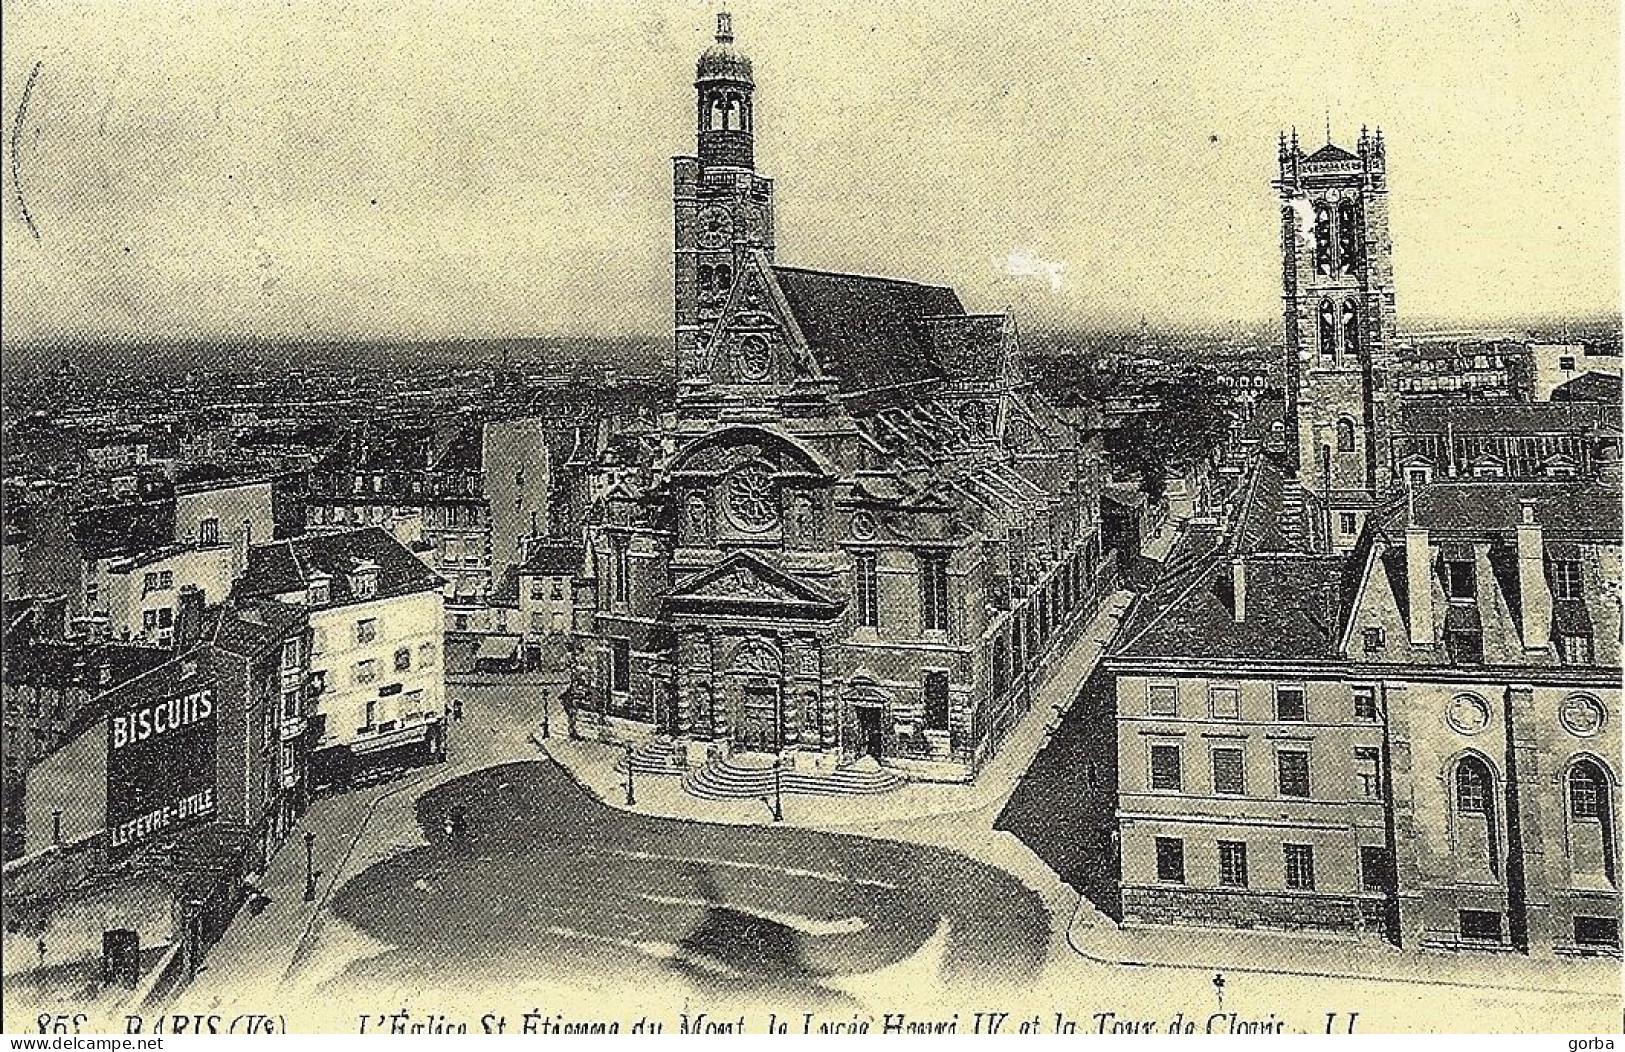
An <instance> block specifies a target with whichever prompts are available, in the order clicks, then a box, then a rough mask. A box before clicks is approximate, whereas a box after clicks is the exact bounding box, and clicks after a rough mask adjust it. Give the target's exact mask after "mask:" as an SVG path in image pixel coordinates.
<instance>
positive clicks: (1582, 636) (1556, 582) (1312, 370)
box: [1070, 137, 1621, 956]
mask: <svg viewBox="0 0 1625 1052" xmlns="http://www.w3.org/2000/svg"><path fill="white" fill-rule="evenodd" d="M1331 150H1334V148H1333V147H1327V148H1326V149H1325V150H1322V151H1320V153H1319V154H1317V156H1321V155H1325V158H1326V159H1325V160H1324V161H1323V162H1321V163H1322V164H1323V165H1330V166H1331V167H1330V168H1327V169H1322V168H1316V167H1314V166H1312V165H1310V164H1309V163H1308V162H1309V161H1312V160H1313V158H1309V159H1304V158H1301V157H1299V151H1297V150H1296V148H1295V147H1294V148H1293V149H1292V150H1291V151H1287V150H1285V149H1283V151H1282V165H1283V175H1282V179H1281V182H1280V183H1278V184H1277V186H1278V187H1279V188H1283V193H1284V192H1285V190H1286V189H1288V188H1293V187H1297V186H1299V185H1302V186H1303V187H1304V188H1305V189H1306V190H1313V189H1314V188H1315V187H1320V188H1321V189H1323V190H1325V191H1327V193H1328V194H1330V192H1331V190H1333V189H1335V190H1336V191H1337V194H1336V195H1332V196H1328V197H1326V198H1325V199H1324V200H1322V199H1319V198H1315V197H1314V196H1313V194H1311V195H1310V198H1309V202H1308V204H1303V205H1299V204H1293V203H1292V202H1289V208H1288V212H1287V215H1286V219H1287V248H1288V252H1287V257H1286V266H1285V272H1284V283H1285V288H1286V294H1287V302H1288V308H1289V309H1288V313H1287V318H1286V328H1287V350H1288V359H1287V364H1286V375H1287V376H1288V378H1289V384H1288V404H1289V408H1291V409H1292V410H1293V412H1291V413H1289V423H1290V427H1289V430H1294V431H1295V432H1296V437H1297V443H1296V448H1297V452H1296V454H1293V453H1291V452H1290V448H1289V455H1288V457H1287V465H1288V470H1289V472H1290V471H1291V470H1293V469H1296V472H1297V474H1296V478H1297V480H1298V482H1300V483H1301V484H1302V485H1301V488H1294V487H1293V486H1292V485H1291V482H1292V477H1291V476H1290V475H1289V477H1288V478H1287V479H1286V482H1287V483H1288V485H1286V486H1284V487H1282V494H1283V496H1282V499H1281V501H1280V502H1279V508H1280V514H1279V515H1271V511H1272V508H1271V502H1269V501H1261V502H1254V501H1252V500H1251V498H1250V512H1260V513H1261V514H1262V515H1264V516H1265V517H1270V518H1274V519H1275V520H1276V523H1277V524H1278V526H1279V529H1276V528H1271V527H1270V525H1269V524H1259V523H1252V522H1244V523H1243V524H1241V525H1240V526H1239V527H1238V528H1237V529H1236V530H1235V531H1233V533H1231V534H1230V535H1228V536H1227V537H1226V538H1224V539H1222V541H1219V542H1217V543H1214V544H1212V545H1211V546H1210V547H1209V548H1208V550H1206V551H1205V552H1204V551H1200V550H1191V551H1187V552H1186V553H1184V554H1183V555H1182V556H1181V557H1180V558H1179V559H1178V560H1176V561H1175V563H1176V564H1177V566H1178V567H1179V569H1178V571H1177V572H1175V573H1174V574H1173V575H1172V576H1169V577H1167V578H1165V579H1164V580H1163V581H1161V582H1160V583H1159V584H1158V586H1157V587H1156V588H1155V589H1154V590H1152V591H1151V592H1150V593H1149V594H1148V595H1147V596H1145V597H1144V598H1143V599H1142V600H1141V601H1140V603H1139V604H1138V605H1137V607H1136V608H1135V609H1134V610H1133V611H1131V613H1130V616H1129V617H1128V618H1127V619H1126V621H1125V627H1124V631H1123V633H1122V634H1121V636H1120V637H1119V639H1118V641H1117V642H1116V644H1115V645H1114V646H1113V648H1112V650H1111V651H1110V652H1109V654H1108V655H1107V658H1106V660H1105V668H1106V669H1107V671H1108V674H1109V675H1110V677H1111V680H1112V690H1111V692H1110V702H1109V704H1108V709H1109V711H1105V712H1101V713H1097V714H1095V722H1094V723H1093V724H1092V725H1091V726H1092V728H1093V730H1094V738H1093V744H1094V745H1095V746H1096V749H1095V753H1096V754H1097V755H1098V756H1099V758H1100V762H1099V767H1100V770H1098V771H1096V772H1095V774H1094V776H1092V777H1091V776H1088V774H1087V772H1086V773H1085V774H1084V775H1083V776H1080V783H1081V784H1080V792H1079V794H1078V799H1079V806H1080V809H1081V811H1082V812H1083V813H1084V814H1085V815H1087V816H1088V818H1087V819H1086V820H1085V821H1084V822H1082V823H1081V827H1080V828H1081V831H1080V833H1079V835H1078V839H1079V841H1080V842H1081V843H1082V844H1083V845H1084V846H1085V848H1086V850H1085V851H1084V854H1085V856H1086V859H1087V860H1086V861H1085V862H1084V863H1082V864H1081V865H1080V866H1078V868H1077V871H1076V872H1075V873H1074V874H1072V875H1071V876H1070V879H1073V880H1074V881H1075V882H1076V883H1077V884H1078V885H1079V886H1080V887H1081V888H1083V889H1084V890H1085V893H1086V894H1088V895H1089V897H1090V898H1091V899H1093V900H1094V901H1095V902H1096V903H1097V904H1099V905H1100V906H1101V907H1102V908H1103V909H1105V910H1106V911H1107V912H1108V913H1110V914H1111V915H1113V916H1114V917H1116V918H1118V919H1119V920H1121V921H1123V922H1125V923H1153V924H1196V925H1203V926H1218V927H1233V928H1250V927H1273V928H1294V929H1312V930H1316V931H1321V932H1338V933H1345V934H1356V935H1366V936H1369V937H1372V938H1380V939H1386V940H1388V941H1390V942H1394V943H1398V944H1400V945H1402V946H1406V947H1442V948H1452V949H1459V948H1469V947H1472V948H1484V949H1495V950H1516V951H1519V952H1523V953H1528V954H1532V955H1538V956H1550V955H1553V954H1582V953H1614V954H1617V953H1619V949H1620V935H1619V915H1620V893H1619V876H1618V863H1619V847H1618V829H1617V825H1616V823H1617V815H1618V813H1619V804H1620V791H1619V769H1618V762H1619V760H1618V758H1619V753H1620V734H1619V703H1620V653H1619V650H1620V646H1619V641H1620V630H1621V607H1620V591H1619V580H1620V550H1621V517H1620V500H1621V491H1620V474H1619V464H1620V460H1619V429H1618V423H1617V420H1618V418H1617V415H1615V416H1614V417H1613V418H1612V421H1610V420H1609V419H1608V417H1607V414H1606V412H1605V410H1606V409H1610V408H1611V409H1612V410H1613V411H1614V413H1616V414H1617V411H1618V410H1617V406H1616V407H1604V406H1596V405H1584V404H1577V403H1570V404H1564V403H1557V404H1547V405H1527V404H1524V405H1520V404H1506V405H1497V406H1488V405H1482V406H1478V407H1474V406H1471V405H1465V406H1464V405H1460V404H1454V403H1452V404H1443V403H1438V402H1434V403H1431V404H1428V403H1422V402H1416V403H1412V404H1409V405H1405V406H1404V407H1403V411H1402V412H1399V413H1396V412H1395V402H1394V399H1393V398H1392V397H1391V392H1389V391H1387V390H1386V388H1385V380H1384V376H1386V375H1390V369H1389V364H1388V363H1386V360H1385V359H1383V358H1382V357H1381V355H1380V354H1379V353H1378V352H1379V349H1380V346H1381V345H1380V344H1378V342H1377V335H1378V329H1377V324H1376V322H1377V319H1378V318H1379V317H1380V318H1381V319H1382V321H1381V330H1380V331H1381V332H1384V333H1391V332H1392V331H1393V324H1392V321H1393V319H1392V312H1391V311H1383V310H1378V309H1376V308H1379V307H1382V306H1383V305H1384V304H1386V303H1387V300H1386V296H1383V297H1381V298H1380V299H1379V300H1377V301H1373V300H1371V299H1370V298H1368V297H1367V296H1366V291H1367V290H1366V287H1365V284H1364V283H1365V282H1366V279H1367V275H1368V274H1370V273H1376V274H1385V273H1386V253H1387V245H1386V236H1385V234H1382V233H1381V230H1380V227H1381V224H1380V223H1379V224H1378V227H1377V234H1376V236H1369V234H1370V231H1371V229H1372V228H1370V227H1365V228H1362V227H1361V226H1360V223H1361V222H1362V216H1369V215H1371V214H1373V213H1372V212H1371V211H1369V209H1373V208H1377V205H1378V202H1375V201H1372V200H1368V198H1367V197H1366V196H1365V195H1366V194H1367V193H1368V192H1369V191H1371V190H1373V189H1375V188H1376V187H1378V186H1380V185H1381V180H1380V176H1381V172H1380V168H1381V164H1380V162H1381V145H1380V140H1365V139H1364V138H1363V137H1362V148H1361V152H1360V157H1359V158H1353V157H1352V156H1351V155H1344V156H1338V155H1336V154H1331V153H1328V151H1331ZM1311 174H1314V175H1317V179H1315V180H1310V179H1309V178H1308V177H1309V175H1311ZM1293 200H1294V201H1295V200H1296V198H1294V199H1293ZM1299 207H1303V208H1306V209H1312V211H1310V212H1309V213H1306V214H1307V215H1309V216H1312V219H1306V221H1307V222H1310V223H1311V224H1312V226H1311V227H1310V229H1311V230H1312V231H1313V239H1312V240H1313V244H1314V246H1315V247H1314V251H1313V253H1311V254H1309V255H1307V256H1306V255H1305V254H1304V252H1303V251H1302V249H1303V248H1304V246H1303V245H1302V244H1301V243H1299V242H1298V241H1297V240H1296V236H1295V234H1294V230H1296V227H1295V225H1294V224H1293V221H1292V216H1293V215H1295V214H1296V212H1295V211H1294V209H1296V208H1299ZM1377 210H1378V211H1380V209H1377ZM1350 217H1351V218H1350ZM1346 218H1349V221H1350V222H1352V223H1353V230H1354V231H1355V235H1354V236H1353V239H1352V241H1350V240H1349V239H1348V238H1345V237H1344V234H1343V232H1344V231H1345V230H1346V229H1349V227H1348V226H1346V225H1345V219H1346ZM1328 223H1329V224H1330V225H1329V226H1328V225H1327V224H1328ZM1362 229H1365V230H1366V231H1367V234H1368V236H1365V237H1364V240H1363V241H1362V239H1361V235H1360V233H1359V232H1360V231H1361V230H1362ZM1351 246H1352V247H1351ZM1379 258H1380V262H1379ZM1349 259H1352V261H1353V262H1352V270H1350V269H1349V266H1348V265H1346V263H1345V261H1347V260H1349ZM1328 261H1329V262H1328ZM1372 267H1374V269H1373V270H1368V269H1367V268H1372ZM1306 277H1307V279H1308V286H1307V287H1308V288H1309V290H1310V291H1311V294H1312V299H1313V301H1314V302H1317V303H1318V304H1319V314H1318V316H1317V320H1318V321H1319V322H1321V324H1320V325H1319V326H1318V329H1316V330H1311V332H1314V334H1315V339H1314V340H1313V341H1309V340H1308V338H1307V337H1306V335H1305V334H1304V323H1305V321H1306V318H1305V317H1304V315H1303V312H1302V311H1301V310H1298V309H1295V306H1294V305H1300V306H1301V300H1302V290H1303V289H1304V288H1305V286H1304V280H1305V278H1306ZM1381 284H1385V283H1379V286H1380V285H1381ZM1345 286H1346V288H1345ZM1345 293H1347V297H1346V298H1344V297H1345ZM1368 308H1369V309H1370V310H1371V313H1370V314H1369V315H1368V314H1367V313H1365V312H1366V311H1367V309H1368ZM1346 311H1352V313H1351V314H1349V315H1348V317H1350V318H1352V319H1353V321H1354V322H1356V323H1357V331H1356V332H1354V333H1352V334H1351V333H1350V332H1348V331H1346V330H1345V329H1343V328H1341V327H1340V323H1341V321H1342V320H1343V319H1344V317H1345V312H1346ZM1351 348H1352V352H1353V354H1352V357H1353V361H1347V360H1346V358H1347V356H1349V355H1350V350H1351ZM1328 358H1330V359H1331V360H1330V362H1328V360H1327V359H1328ZM1300 365H1302V366H1303V368H1302V369H1300ZM1328 428H1329V430H1328ZM1326 435H1331V436H1333V441H1332V442H1331V443H1330V444H1331V446H1332V448H1331V449H1327V448H1326V446H1327V445H1328V443H1326V442H1325V441H1323V438H1324V437H1325V436H1326ZM1344 439H1348V441H1344ZM1317 450H1318V461H1319V464H1318V468H1317V467H1316V465H1315V464H1313V463H1306V462H1305V461H1306V458H1308V457H1310V456H1311V455H1313V454H1314V453H1315V452H1316V451H1317ZM1339 453H1341V454H1346V462H1345V461H1344V460H1339V459H1338V454H1339ZM1267 467H1268V465H1260V469H1261V474H1260V475H1259V476H1258V477H1260V478H1267V477H1268V476H1269V475H1270V474H1271V472H1269V471H1267V470H1263V469H1265V468H1267ZM1317 472H1318V473H1317ZM1530 480H1538V481H1530ZM1252 491H1253V496H1254V497H1257V496H1258V494H1259V492H1260V487H1258V486H1254V487H1252ZM1316 492H1318V493H1319V494H1320V499H1319V500H1318V501H1317V500H1311V499H1310V498H1312V497H1313V496H1314V494H1315V493H1316ZM1294 502H1296V505H1297V506H1296V507H1294V506H1293V505H1294ZM1317 520H1319V521H1320V523H1321V524H1320V525H1319V526H1318V527H1317V526H1316V525H1315V523H1316V521H1317ZM1304 541H1308V542H1310V544H1311V545H1312V546H1313V547H1316V548H1318V549H1319V553H1317V554H1308V553H1306V552H1302V551H1283V550H1281V549H1285V548H1288V547H1292V546H1295V545H1294V543H1293V542H1297V543H1298V544H1299V545H1301V544H1302V543H1303V542H1304ZM1263 548H1273V549H1275V550H1273V551H1267V550H1260V549H1263Z"/></svg>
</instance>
